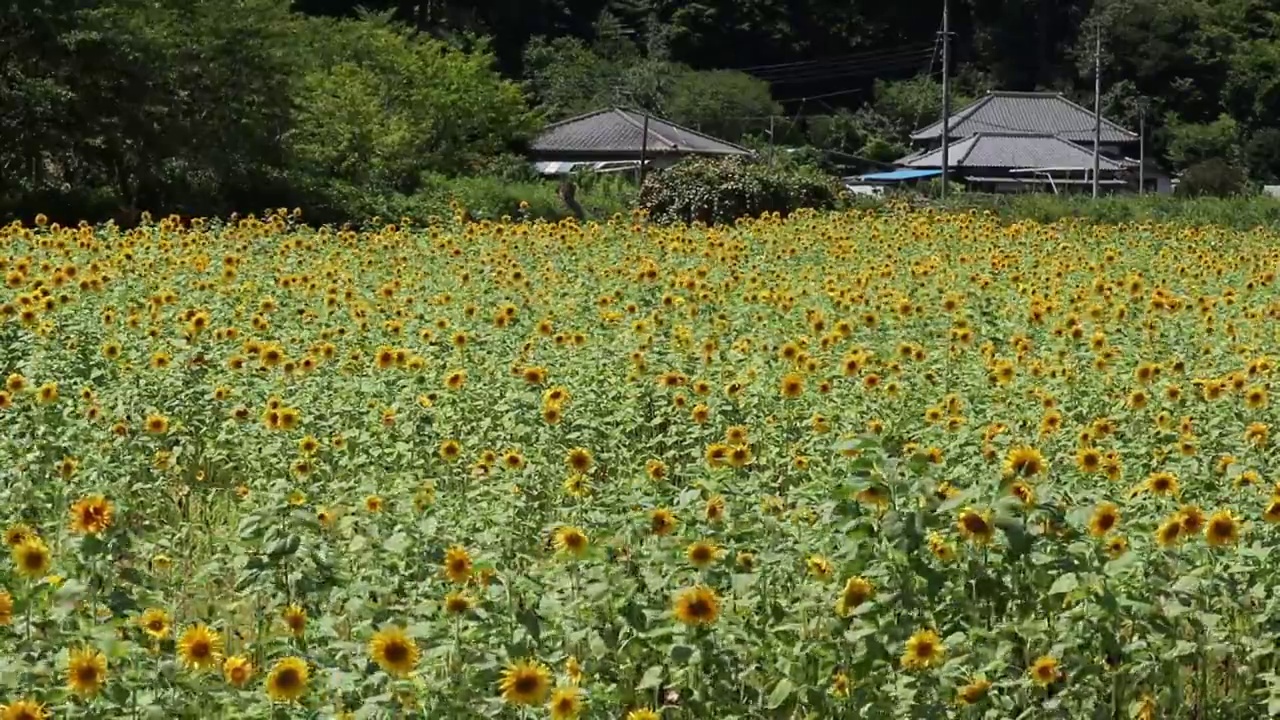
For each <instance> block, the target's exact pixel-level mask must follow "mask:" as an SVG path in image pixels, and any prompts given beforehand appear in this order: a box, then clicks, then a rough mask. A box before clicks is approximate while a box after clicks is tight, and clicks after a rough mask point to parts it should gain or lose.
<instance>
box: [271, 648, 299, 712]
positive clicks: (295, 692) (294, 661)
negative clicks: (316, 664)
mask: <svg viewBox="0 0 1280 720" xmlns="http://www.w3.org/2000/svg"><path fill="white" fill-rule="evenodd" d="M309 676H310V673H309V671H308V669H307V662H306V661H305V660H303V659H302V658H299V657H287V658H283V659H281V660H277V661H276V664H275V665H274V666H273V667H272V668H271V672H270V673H269V674H268V675H267V682H266V690H267V695H268V696H269V697H270V698H271V699H272V700H275V701H277V702H288V701H294V700H297V699H298V698H301V697H302V696H303V695H305V694H306V692H307V679H308V678H309Z"/></svg>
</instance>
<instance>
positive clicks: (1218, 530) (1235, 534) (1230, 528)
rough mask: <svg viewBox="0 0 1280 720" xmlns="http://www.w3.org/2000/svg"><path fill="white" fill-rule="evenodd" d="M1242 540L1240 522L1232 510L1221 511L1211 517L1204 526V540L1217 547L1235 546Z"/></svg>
mask: <svg viewBox="0 0 1280 720" xmlns="http://www.w3.org/2000/svg"><path fill="white" fill-rule="evenodd" d="M1239 538H1240V522H1239V521H1238V520H1236V518H1235V516H1234V515H1232V513H1231V511H1230V510H1219V511H1218V512H1216V513H1214V514H1213V515H1210V516H1209V521H1208V522H1207V523H1206V524H1205V526H1204V539H1205V541H1206V542H1208V543H1209V544H1210V545H1213V546H1215V547H1225V546H1227V545H1235V544H1236V542H1237V541H1238V540H1239Z"/></svg>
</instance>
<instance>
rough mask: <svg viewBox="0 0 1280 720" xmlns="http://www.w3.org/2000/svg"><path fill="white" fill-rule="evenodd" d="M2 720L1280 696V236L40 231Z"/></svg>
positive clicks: (1077, 711) (696, 711) (195, 223)
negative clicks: (1279, 374)
mask: <svg viewBox="0 0 1280 720" xmlns="http://www.w3.org/2000/svg"><path fill="white" fill-rule="evenodd" d="M0 237H2V238H3V239H4V249H3V251H2V252H0V275H2V276H3V278H4V285H5V287H4V289H3V291H0V292H2V294H3V297H2V298H0V320H2V321H3V322H2V323H0V338H2V342H0V373H2V375H0V381H3V390H2V391H0V423H2V424H0V428H2V430H0V454H2V456H3V463H2V464H0V473H3V482H2V483H0V527H3V529H4V542H5V544H6V553H5V555H4V556H3V557H0V720H32V719H35V720H39V719H41V718H332V717H341V718H467V717H487V718H521V719H529V718H553V719H554V720H569V719H571V718H579V717H581V718H625V719H626V720H657V719H659V718H663V719H666V720H675V719H677V718H721V719H728V718H827V717H847V718H886V719H888V718H908V717H915V718H943V717H955V718H1063V719H1072V720H1075V719H1079V718H1142V719H1144V720H1150V719H1152V718H1254V717H1261V716H1266V715H1268V714H1277V713H1280V679H1277V676H1276V668H1277V664H1278V662H1280V653H1278V652H1277V647H1278V646H1277V636H1278V634H1280V583H1277V579H1278V578H1280V527H1278V526H1280V482H1277V481H1280V466H1278V464H1280V458H1278V457H1277V440H1280V438H1273V437H1272V430H1273V428H1275V429H1276V431H1277V433H1280V427H1277V422H1280V411H1278V410H1277V408H1276V405H1275V404H1273V403H1271V402H1270V393H1271V391H1272V390H1273V389H1274V388H1273V387H1272V381H1273V376H1274V375H1275V368H1276V363H1277V361H1280V345H1278V344H1277V337H1278V336H1277V328H1278V327H1280V326H1278V325H1277V324H1276V319H1277V318H1278V317H1280V289H1277V286H1276V282H1275V280H1276V277H1275V272H1276V268H1277V263H1278V262H1280V234H1277V233H1276V232H1273V231H1271V230H1268V229H1262V228H1259V229H1257V230H1253V231H1247V232H1245V231H1234V230H1225V229H1214V228H1197V227H1190V226H1178V225H1155V224H1145V225H1144V224H1128V225H1122V226H1116V225H1086V224H1083V223H1076V222H1073V221H1061V222H1059V223H1057V224H1053V225H1041V224H1032V223H1022V224H1012V225H1009V224H1004V223H1001V222H998V221H997V220H996V219H995V218H993V217H991V216H988V215H983V214H976V213H942V212H939V211H928V210H908V209H905V208H903V209H898V210H895V211H887V212H877V213H875V214H872V213H870V212H850V213H846V214H837V215H831V214H817V213H808V214H805V213H801V214H799V215H794V216H792V217H791V218H789V219H786V220H783V219H779V218H776V217H773V218H769V217H766V218H764V219H762V220H756V221H743V222H740V223H738V224H736V225H735V226H733V227H720V228H705V227H692V228H687V227H676V228H673V227H665V228H664V227H657V226H651V225H648V224H647V223H646V222H645V221H644V218H643V217H640V216H636V217H615V218H613V219H612V220H610V221H608V222H604V223H599V224H594V223H593V224H587V225H581V226H580V225H577V224H572V223H562V224H545V223H541V222H538V223H532V222H521V221H519V220H518V219H516V220H512V221H509V222H504V223H478V224H477V223H470V224H467V223H462V222H456V221H455V222H442V223H439V224H436V225H428V226H415V225H414V224H412V223H409V222H401V223H396V224H381V223H379V224H377V225H374V226H370V227H368V228H366V229H364V230H359V231H357V230H350V229H345V230H337V229H332V228H312V227H308V226H306V225H304V224H302V223H301V221H300V220H299V218H298V217H297V214H296V212H295V213H290V212H287V211H284V210H280V211H276V212H270V213H266V214H263V215H262V216H261V217H248V218H243V219H233V220H232V221H230V222H215V221H203V220H199V219H196V220H184V219H179V218H176V217H175V218H166V219H157V220H152V219H150V218H144V222H143V223H142V224H141V225H140V226H139V227H137V228H134V229H130V230H127V231H126V230H122V229H119V228H117V227H115V226H113V225H106V226H96V227H95V226H89V225H81V226H79V227H59V226H58V225H56V224H50V223H49V222H48V221H47V220H46V219H45V218H43V217H40V218H36V220H35V222H34V223H33V224H30V225H25V226H24V225H23V224H22V223H19V222H14V223H12V224H10V225H8V226H7V227H4V228H3V229H0Z"/></svg>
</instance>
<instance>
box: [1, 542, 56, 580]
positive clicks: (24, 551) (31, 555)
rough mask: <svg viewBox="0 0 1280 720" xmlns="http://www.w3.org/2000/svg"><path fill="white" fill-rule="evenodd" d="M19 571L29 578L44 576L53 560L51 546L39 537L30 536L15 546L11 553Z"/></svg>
mask: <svg viewBox="0 0 1280 720" xmlns="http://www.w3.org/2000/svg"><path fill="white" fill-rule="evenodd" d="M10 554H11V555H12V556H13V564H14V565H15V566H17V569H18V572H19V573H21V574H22V575H25V576H26V577H29V578H39V577H44V574H45V573H46V572H48V570H49V564H50V562H51V559H50V555H49V546H47V545H45V544H44V541H43V540H41V539H40V538H38V537H29V538H27V539H26V540H23V541H22V542H21V543H18V544H17V545H15V546H14V547H13V550H12V551H11V553H10Z"/></svg>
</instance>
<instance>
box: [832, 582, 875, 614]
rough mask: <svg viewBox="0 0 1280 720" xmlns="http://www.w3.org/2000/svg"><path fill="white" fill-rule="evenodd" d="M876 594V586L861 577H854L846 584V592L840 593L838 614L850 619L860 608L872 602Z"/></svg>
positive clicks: (837, 604)
mask: <svg viewBox="0 0 1280 720" xmlns="http://www.w3.org/2000/svg"><path fill="white" fill-rule="evenodd" d="M875 592H876V590H875V586H874V585H872V584H871V581H870V580H867V579H866V578H864V577H862V576H861V575H854V576H853V577H851V578H849V579H848V580H845V582H844V590H842V591H841V592H840V598H839V599H838V600H837V601H836V613H837V614H839V615H841V616H842V617H848V616H849V615H851V614H853V611H854V610H856V609H857V608H858V606H860V605H862V604H863V603H865V602H866V601H868V600H870V599H871V598H872V596H873V595H875Z"/></svg>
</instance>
